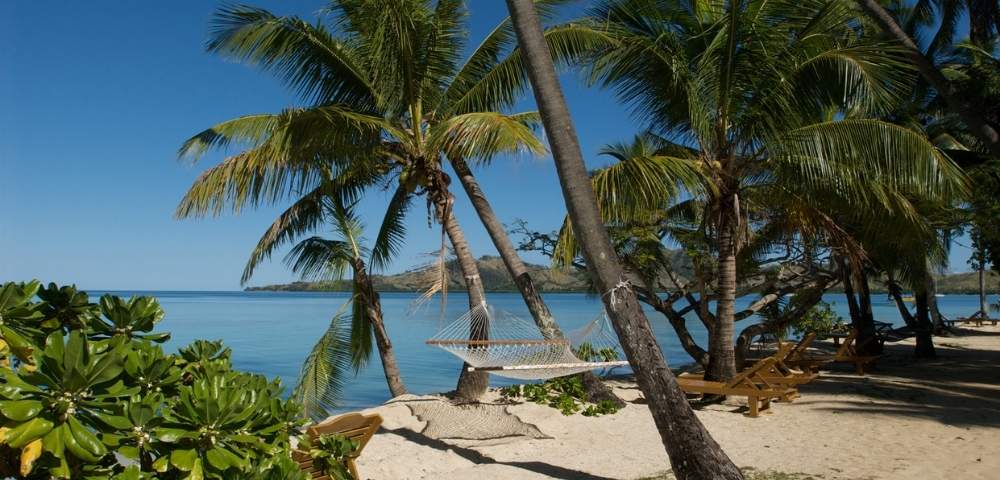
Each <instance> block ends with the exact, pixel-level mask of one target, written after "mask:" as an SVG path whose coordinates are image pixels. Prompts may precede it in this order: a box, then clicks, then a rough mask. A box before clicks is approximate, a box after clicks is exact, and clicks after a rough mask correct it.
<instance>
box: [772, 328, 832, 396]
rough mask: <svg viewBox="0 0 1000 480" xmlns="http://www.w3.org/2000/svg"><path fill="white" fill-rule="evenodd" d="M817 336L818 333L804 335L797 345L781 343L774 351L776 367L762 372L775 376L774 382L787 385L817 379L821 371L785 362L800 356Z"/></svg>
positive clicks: (796, 384) (790, 385)
mask: <svg viewBox="0 0 1000 480" xmlns="http://www.w3.org/2000/svg"><path fill="white" fill-rule="evenodd" d="M815 338H816V334H815V333H810V334H807V335H806V336H805V337H802V340H800V341H799V343H797V344H795V345H792V344H791V343H781V344H779V345H778V351H777V352H775V353H774V368H773V369H768V370H765V371H763V372H762V374H763V375H764V376H766V377H768V378H773V379H774V380H773V382H774V383H777V384H779V385H783V386H787V387H798V386H799V385H802V384H806V383H809V382H811V381H813V380H815V379H816V377H818V376H819V373H817V372H812V371H809V370H797V369H794V368H792V367H791V366H789V365H788V364H787V363H785V362H786V361H787V360H789V359H792V358H796V357H798V356H800V355H801V353H800V352H804V351H805V349H806V348H808V347H809V344H811V343H812V341H813V339H815Z"/></svg>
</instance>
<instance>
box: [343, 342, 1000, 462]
mask: <svg viewBox="0 0 1000 480" xmlns="http://www.w3.org/2000/svg"><path fill="white" fill-rule="evenodd" d="M959 331H960V333H961V335H960V336H957V337H950V338H941V337H938V338H936V339H935V340H936V346H937V351H938V357H939V358H937V359H935V360H931V361H915V360H914V359H912V358H911V352H912V343H908V342H906V341H904V342H901V343H899V344H886V353H887V355H886V356H885V357H884V358H883V359H882V360H880V361H879V364H878V366H877V367H876V369H875V371H874V372H872V373H871V374H869V375H868V376H866V377H858V376H856V375H854V374H853V373H851V372H852V368H851V367H852V366H850V365H843V366H835V367H834V368H833V370H832V371H828V372H824V374H823V375H822V376H821V377H820V379H818V380H816V381H814V382H812V383H810V384H808V385H805V386H803V387H802V388H801V393H802V396H801V397H800V398H799V399H797V400H795V402H794V403H778V404H774V405H773V407H772V413H771V414H767V415H762V416H761V417H759V418H749V417H746V416H744V415H741V414H740V413H739V411H740V407H739V406H738V405H713V406H711V407H707V408H705V409H701V410H699V411H698V413H697V414H698V417H699V418H700V419H701V421H702V422H703V423H704V424H705V425H706V427H707V428H708V430H709V431H710V432H711V434H712V436H714V437H715V439H716V440H717V441H718V442H719V443H720V444H721V445H722V447H723V448H724V449H725V451H726V452H727V453H728V454H729V455H730V457H731V458H732V459H733V461H735V462H736V464H737V465H739V466H740V467H753V468H756V469H759V470H774V471H781V472H788V473H804V474H809V475H814V476H816V477H818V478H824V479H910V478H946V477H945V476H946V475H949V474H952V475H953V474H960V475H961V478H962V479H963V480H965V479H987V478H989V479H997V478H1000V327H981V328H966V329H961V330H959ZM615 388H616V390H617V393H618V394H619V395H620V396H622V398H624V399H625V400H628V401H630V403H629V405H628V406H627V407H626V408H625V409H623V410H622V411H620V412H618V413H617V414H615V415H609V416H604V417H599V418H588V417H583V416H581V415H574V416H570V417H566V416H562V415H560V414H559V413H558V412H557V411H556V410H554V409H551V408H548V407H545V406H539V405H535V404H531V403H527V404H517V405H513V406H511V407H509V409H508V411H509V412H510V413H512V414H514V415H516V416H517V417H519V418H520V419H521V420H523V421H524V422H528V423H530V424H533V425H535V426H537V427H538V429H539V430H540V431H541V432H543V433H544V434H545V435H547V436H549V437H552V438H551V439H530V438H525V437H513V438H506V439H499V440H490V441H457V440H439V439H434V438H429V437H428V436H426V435H423V434H421V433H420V432H421V431H422V430H423V428H424V426H425V423H423V422H421V421H420V420H418V418H417V417H414V416H413V415H412V414H411V411H410V408H409V407H407V406H406V405H405V404H404V403H399V402H397V403H390V404H387V405H383V406H380V407H378V408H374V409H371V410H369V411H377V412H379V413H381V414H382V415H383V417H384V418H385V423H384V424H383V428H382V430H380V432H379V433H378V434H377V435H376V436H375V437H374V438H373V439H372V441H371V443H369V444H368V446H367V448H365V450H364V453H363V455H362V456H361V458H360V459H359V462H358V464H359V470H360V472H361V475H362V476H363V477H364V478H370V479H475V480H486V479H518V480H521V479H536V478H572V479H594V480H597V479H635V478H641V477H648V476H657V475H662V474H664V472H666V471H668V470H669V464H668V460H667V456H666V454H665V453H664V449H663V446H662V444H661V441H660V437H659V435H658V434H657V432H656V430H655V428H654V426H653V421H652V418H651V416H650V414H649V410H648V408H647V407H646V406H645V405H643V404H641V403H638V402H635V401H636V400H637V399H639V398H640V397H641V394H640V392H639V390H638V389H637V388H636V387H635V386H634V385H632V384H629V383H627V382H616V383H615Z"/></svg>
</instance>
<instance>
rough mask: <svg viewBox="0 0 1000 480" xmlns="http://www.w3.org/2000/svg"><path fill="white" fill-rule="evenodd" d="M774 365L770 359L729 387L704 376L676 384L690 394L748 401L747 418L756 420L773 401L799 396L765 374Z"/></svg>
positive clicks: (680, 379)
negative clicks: (739, 398)
mask: <svg viewBox="0 0 1000 480" xmlns="http://www.w3.org/2000/svg"><path fill="white" fill-rule="evenodd" d="M774 363H775V360H774V357H767V358H765V359H763V360H760V361H759V362H757V363H755V364H753V366H752V367H750V368H748V369H746V370H743V371H742V372H740V373H739V375H736V376H735V377H733V379H732V380H730V381H729V382H726V383H723V382H715V381H712V380H705V379H704V376H703V375H701V376H699V375H688V374H682V375H681V376H679V377H677V383H678V384H679V385H680V387H681V389H683V390H684V391H685V392H687V393H694V394H701V395H727V396H737V397H747V404H748V405H749V407H750V411H749V412H748V413H747V415H748V416H751V417H756V416H758V415H759V414H760V412H761V411H766V410H767V409H769V408H770V407H771V399H772V398H778V399H784V398H788V399H791V398H794V396H795V395H797V393H798V392H797V391H796V390H795V389H794V388H788V387H784V386H781V385H779V384H776V383H774V382H772V381H771V380H769V379H768V377H767V376H765V375H764V374H763V373H762V372H764V371H769V370H770V369H772V368H774Z"/></svg>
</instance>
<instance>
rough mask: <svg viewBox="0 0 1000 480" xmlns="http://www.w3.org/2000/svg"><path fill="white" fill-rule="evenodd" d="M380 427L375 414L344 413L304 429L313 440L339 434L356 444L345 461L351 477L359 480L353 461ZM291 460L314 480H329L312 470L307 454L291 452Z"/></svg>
mask: <svg viewBox="0 0 1000 480" xmlns="http://www.w3.org/2000/svg"><path fill="white" fill-rule="evenodd" d="M380 425H382V416H381V415H379V414H377V413H376V414H372V415H362V414H360V413H345V414H343V415H338V416H336V417H333V418H331V419H329V420H326V421H324V422H323V423H320V424H317V425H313V426H311V427H309V428H308V429H306V433H307V434H308V435H309V437H310V438H313V439H315V438H319V436H320V435H332V434H339V435H343V436H345V437H347V438H349V439H351V440H354V441H356V442H358V449H357V450H356V451H355V452H354V454H353V455H351V458H348V459H347V468H348V469H350V471H351V475H352V476H353V477H354V478H355V479H358V480H360V479H361V476H359V475H358V466H357V465H356V464H355V463H354V459H355V458H358V456H359V455H361V451H362V450H364V448H365V445H366V444H367V443H368V440H371V438H372V436H373V435H375V432H376V431H378V427H379V426H380ZM292 458H293V459H294V460H295V461H296V462H298V464H299V468H301V469H302V471H304V472H306V473H308V474H310V476H311V478H313V479H314V480H330V476H329V475H324V474H323V473H322V472H320V471H317V470H316V469H314V468H313V460H312V457H310V456H309V453H308V452H302V451H298V450H296V451H293V452H292Z"/></svg>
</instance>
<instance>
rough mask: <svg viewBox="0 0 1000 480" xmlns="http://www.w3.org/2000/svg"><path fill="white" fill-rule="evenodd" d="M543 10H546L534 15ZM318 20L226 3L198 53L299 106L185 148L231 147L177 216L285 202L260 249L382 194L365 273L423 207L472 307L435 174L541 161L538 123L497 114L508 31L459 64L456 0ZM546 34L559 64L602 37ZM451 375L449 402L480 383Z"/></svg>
mask: <svg viewBox="0 0 1000 480" xmlns="http://www.w3.org/2000/svg"><path fill="white" fill-rule="evenodd" d="M549 3H558V2H540V5H543V6H544V5H547V4H549ZM325 12H326V14H327V15H328V18H329V19H330V20H331V22H330V25H329V26H327V25H325V24H324V23H323V22H319V23H311V22H307V21H304V20H301V19H299V18H296V17H278V16H275V15H273V14H271V13H270V12H268V11H266V10H263V9H260V8H254V7H248V6H227V7H224V8H222V9H221V10H220V11H219V13H218V14H217V15H216V16H215V18H214V19H213V23H212V31H211V35H210V39H209V42H208V50H209V51H211V52H213V53H216V54H218V55H220V56H222V57H224V58H227V59H232V60H236V61H240V62H245V63H248V64H251V65H254V66H257V67H260V68H261V69H263V70H265V71H267V72H269V73H272V74H274V75H276V76H277V77H278V78H280V79H281V80H283V81H284V82H286V83H287V84H288V86H289V87H290V89H291V90H293V91H294V92H295V93H296V94H298V96H299V98H300V100H301V101H302V103H303V105H304V106H302V107H294V108H288V109H285V110H283V111H281V112H279V113H265V114H254V115H247V116H243V117H239V118H236V119H233V120H229V121H226V122H222V123H220V124H217V125H215V126H212V127H210V128H208V129H206V130H204V131H202V132H201V133H199V134H197V135H195V136H194V137H192V138H191V139H190V140H188V141H187V142H185V144H184V145H183V146H182V147H181V150H180V155H181V156H182V157H185V158H191V159H195V160H197V159H199V158H201V157H203V156H204V154H205V153H206V152H208V151H210V150H213V149H224V148H231V147H239V148H241V149H242V150H241V151H240V153H238V154H235V155H232V156H230V157H228V158H227V159H225V160H224V161H222V162H221V163H220V164H218V165H216V166H214V167H212V168H210V169H209V170H207V171H206V172H205V173H204V174H203V175H202V176H201V177H199V179H198V180H197V181H196V182H195V183H194V184H193V185H192V186H191V188H190V190H189V191H188V193H187V194H186V195H185V196H184V198H183V199H182V200H181V203H180V205H179V206H178V208H177V216H178V217H191V216H201V215H206V214H220V213H222V212H223V211H224V210H226V209H230V210H232V211H233V212H235V213H238V212H239V211H241V210H242V209H243V208H245V207H253V206H257V205H261V204H274V203H279V202H283V201H285V200H289V199H291V200H292V202H293V203H292V206H291V207H289V209H288V210H287V211H286V212H285V213H284V214H283V215H282V216H281V217H280V218H279V219H278V220H277V221H276V222H275V223H274V224H273V225H272V227H271V228H270V229H269V230H268V233H267V234H265V237H264V238H263V239H262V240H264V241H267V243H271V244H274V245H281V244H284V243H285V242H288V241H291V239H292V238H294V237H296V236H298V235H302V234H304V233H305V232H308V231H311V230H313V229H314V228H316V227H317V226H318V224H317V221H316V216H314V215H308V214H304V213H305V211H306V210H308V209H309V208H312V207H310V205H315V202H314V201H313V197H316V196H335V197H338V198H340V199H341V200H343V201H344V203H345V204H349V203H351V202H352V201H354V200H356V199H357V198H358V197H359V196H361V195H362V194H363V193H365V192H367V191H369V190H373V189H378V190H383V189H388V190H389V191H391V192H392V194H391V199H390V200H389V203H388V205H387V207H386V210H385V215H384V216H383V220H382V222H381V228H380V230H379V232H380V234H379V235H378V236H376V239H375V242H374V244H373V246H372V262H371V263H372V266H373V268H375V269H381V268H383V267H385V266H386V265H387V264H388V261H389V259H390V258H391V257H392V256H393V254H395V253H396V252H397V251H398V248H399V245H400V244H401V242H402V241H403V239H404V238H405V229H404V222H403V221H402V219H403V218H404V216H405V215H406V214H407V213H408V212H409V211H410V210H411V206H412V203H413V201H414V199H415V198H418V197H423V198H425V199H426V200H427V205H428V217H429V218H430V219H432V220H433V221H436V222H438V223H439V224H440V225H441V227H442V230H443V232H442V233H443V235H444V236H446V237H447V238H448V239H449V241H450V243H451V245H452V247H453V248H454V252H455V254H456V257H457V260H458V263H459V266H460V268H461V270H462V274H463V278H464V281H465V282H466V287H467V288H466V290H467V293H468V295H469V305H470V308H474V307H475V306H478V305H479V304H481V303H482V302H483V301H484V299H485V297H484V293H483V289H482V284H481V280H480V275H479V272H478V269H477V266H476V264H475V259H474V257H473V256H472V254H471V250H470V248H469V245H468V242H467V241H466V239H465V235H464V232H463V231H462V229H461V227H460V226H459V224H458V222H457V220H456V219H455V216H454V214H453V208H452V205H453V203H454V198H453V195H452V193H451V191H450V188H449V184H450V182H451V179H450V177H449V175H448V174H447V173H446V172H445V168H444V165H445V164H446V163H447V162H448V161H449V160H451V159H461V160H462V161H463V162H464V161H466V160H468V161H475V162H481V163H488V162H489V161H490V160H492V159H493V158H495V157H496V156H498V155H501V154H521V153H542V152H544V150H545V149H544V146H543V145H542V143H541V141H540V140H539V139H538V138H536V137H535V135H534V128H535V127H536V126H537V124H538V116H537V114H535V113H534V112H511V113H506V112H508V111H509V110H511V109H512V108H513V107H514V106H515V103H516V100H517V97H518V95H517V94H518V92H520V91H521V90H523V88H524V87H525V86H526V83H527V82H526V80H527V79H526V76H525V75H524V73H523V69H522V64H521V60H520V58H519V57H518V56H517V55H503V53H504V52H508V50H509V46H510V45H511V44H512V35H511V33H512V32H511V29H510V26H509V23H507V22H506V21H505V22H504V23H503V24H502V25H500V26H498V27H497V28H496V29H494V30H493V32H492V33H491V34H490V35H489V36H488V37H487V38H486V39H484V41H483V42H482V43H481V44H480V45H479V46H478V47H477V48H475V49H474V50H473V53H472V54H471V55H470V56H469V57H468V58H467V59H466V60H465V61H462V60H461V54H462V52H463V51H464V46H465V40H464V39H465V38H466V31H465V17H466V14H467V12H466V8H465V7H464V2H461V1H453V0H449V1H441V2H431V1H427V0H407V1H403V2H397V3H396V4H394V5H393V7H392V8H383V7H382V6H381V5H380V4H378V3H367V2H357V1H349V0H340V1H334V2H331V3H330V5H329V7H328V8H327V9H326V10H325ZM551 36H552V37H553V38H552V40H551V41H552V42H553V44H554V45H559V47H560V48H559V49H557V50H554V51H556V52H557V54H559V55H563V56H566V57H568V56H570V55H572V53H573V52H572V51H571V50H572V49H579V48H581V47H582V46H585V45H589V44H591V43H593V42H594V41H599V39H600V38H601V36H596V37H590V38H588V37H587V35H586V33H585V32H584V33H581V32H575V31H572V30H571V29H564V30H560V31H557V32H552V34H551ZM508 53H509V52H508ZM269 236H270V237H269ZM269 238H270V240H268V239H269ZM262 244H263V243H262ZM269 251H270V250H268V249H266V248H265V249H258V251H257V252H255V255H256V254H263V255H264V256H266V255H267V253H268V252H269ZM443 257H444V249H442V255H441V258H442V259H443ZM442 270H443V269H442ZM244 279H246V275H245V276H244ZM461 372H462V373H461V374H460V379H459V385H458V388H457V393H458V395H459V396H460V397H464V398H469V399H474V398H477V397H478V396H479V395H481V394H482V393H483V392H485V389H486V385H487V381H486V380H487V377H486V373H484V372H471V373H470V372H467V371H466V370H464V369H463V370H462V371H461Z"/></svg>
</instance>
